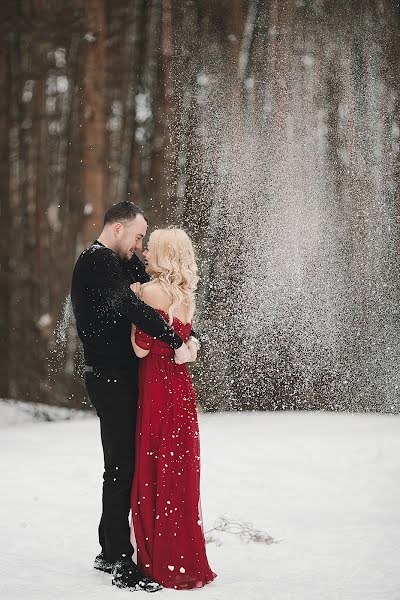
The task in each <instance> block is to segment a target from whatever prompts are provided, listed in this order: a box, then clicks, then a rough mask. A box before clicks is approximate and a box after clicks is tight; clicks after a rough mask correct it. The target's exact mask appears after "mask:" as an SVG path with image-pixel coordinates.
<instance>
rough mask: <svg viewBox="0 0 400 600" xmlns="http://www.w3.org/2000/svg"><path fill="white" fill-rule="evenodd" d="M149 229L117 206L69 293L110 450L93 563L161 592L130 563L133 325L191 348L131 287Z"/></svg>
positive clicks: (181, 356)
mask: <svg viewBox="0 0 400 600" xmlns="http://www.w3.org/2000/svg"><path fill="white" fill-rule="evenodd" d="M146 231H147V221H146V219H145V216H144V214H143V211H142V210H141V209H140V208H138V207H137V206H135V205H134V204H133V203H132V202H127V201H126V202H120V203H119V204H116V205H114V206H112V207H111V208H110V209H109V210H108V211H107V213H106V215H105V218H104V228H103V231H102V233H101V235H100V236H99V238H98V239H97V240H96V241H95V242H93V244H92V245H91V246H90V248H88V249H87V250H85V251H84V252H82V254H81V255H80V257H79V258H78V260H77V262H76V265H75V268H74V272H73V276H72V286H71V299H72V306H73V310H74V315H75V319H76V326H77V330H78V334H79V337H80V339H81V341H82V344H83V350H84V356H85V363H86V364H85V385H86V389H87V392H88V395H89V398H90V401H91V403H92V404H93V406H94V407H95V409H96V412H97V415H98V417H99V419H100V430H101V441H102V445H103V452H104V475H103V510H102V516H101V520H100V524H99V542H100V546H101V548H102V551H101V553H100V554H99V555H98V556H97V557H96V559H95V564H94V567H95V568H97V569H100V570H102V571H106V572H110V573H111V572H112V573H113V579H112V583H113V584H114V585H117V586H118V587H124V588H131V589H144V590H146V591H156V590H157V589H160V586H159V585H158V584H156V583H155V582H152V581H150V580H148V579H146V578H145V577H144V576H143V575H142V574H141V573H139V571H138V569H137V567H136V565H135V564H134V563H133V562H132V554H133V547H132V545H131V542H130V529H129V523H128V515H129V510H130V494H131V487H132V479H133V471H134V464H135V463H134V461H135V429H136V408H137V396H138V386H137V374H138V359H137V358H136V356H135V354H134V352H133V349H132V346H131V324H132V323H134V324H135V325H137V326H138V327H139V328H140V329H142V330H143V331H145V332H146V333H148V334H149V335H151V336H154V337H155V338H158V339H160V340H162V341H164V342H166V343H168V344H169V345H170V346H171V347H172V348H174V349H175V361H176V362H178V363H184V362H187V361H188V360H189V358H190V353H189V350H188V348H187V346H186V345H185V344H183V342H182V339H181V338H180V337H179V336H178V335H177V334H176V333H175V332H174V331H173V329H172V328H171V327H169V326H168V324H167V323H166V322H165V321H164V319H163V318H162V317H161V316H160V315H159V314H158V313H157V312H156V311H155V310H154V309H152V308H151V307H150V306H148V305H147V304H145V303H144V302H142V301H141V300H140V299H139V298H138V297H137V296H136V294H134V293H133V291H131V289H130V285H131V284H133V283H134V282H139V283H143V282H145V281H147V279H148V276H147V274H146V273H145V270H144V266H143V264H142V263H141V261H140V260H139V258H138V257H137V256H136V255H135V252H139V251H141V249H142V241H143V238H144V236H145V235H146Z"/></svg>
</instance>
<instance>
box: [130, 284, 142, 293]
mask: <svg viewBox="0 0 400 600" xmlns="http://www.w3.org/2000/svg"><path fill="white" fill-rule="evenodd" d="M129 287H130V288H131V290H132V292H133V293H134V294H136V296H139V297H140V290H141V287H142V286H141V284H140V283H139V282H138V281H136V282H135V283H131V285H130V286H129Z"/></svg>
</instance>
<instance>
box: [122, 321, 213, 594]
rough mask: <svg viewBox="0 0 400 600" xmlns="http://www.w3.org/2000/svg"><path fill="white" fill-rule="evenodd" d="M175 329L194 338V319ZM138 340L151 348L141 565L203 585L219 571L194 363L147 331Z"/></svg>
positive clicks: (138, 509)
mask: <svg viewBox="0 0 400 600" xmlns="http://www.w3.org/2000/svg"><path fill="white" fill-rule="evenodd" d="M159 312H160V313H161V315H162V316H163V317H164V318H165V319H167V318H168V316H167V314H166V313H165V312H163V311H161V310H160V311H159ZM173 328H174V329H175V331H176V332H177V333H178V334H179V335H180V336H181V337H182V339H183V340H184V341H187V340H188V338H189V336H190V332H191V323H188V324H184V323H182V322H181V321H180V320H179V319H176V318H175V319H174V322H173ZM135 340H136V344H137V345H138V346H140V348H144V349H146V350H150V352H149V354H148V355H147V356H146V357H145V358H143V359H141V361H140V368H139V403H138V417H137V432H136V465H135V476H134V480H133V486H132V499H131V506H132V525H133V528H134V535H135V538H136V545H137V551H138V566H139V568H140V569H141V570H142V571H143V572H144V574H145V575H146V576H147V577H150V578H152V579H154V580H155V581H158V582H159V583H161V584H162V585H163V586H164V587H168V588H175V589H190V588H197V587H202V586H203V585H205V584H206V583H209V582H210V581H212V580H213V579H214V578H215V577H216V575H215V573H213V572H212V571H211V569H210V567H209V564H208V561H207V556H206V548H205V540H204V532H203V525H202V518H201V509H200V442H199V428H198V422H197V412H196V395H195V390H194V387H193V383H192V380H191V377H190V375H189V373H188V370H187V367H186V365H177V364H176V363H175V362H174V351H173V350H172V349H171V348H170V346H168V345H167V344H165V343H164V342H161V341H160V340H155V339H154V338H152V337H150V336H148V335H147V334H146V333H144V332H143V331H140V330H136V335H135Z"/></svg>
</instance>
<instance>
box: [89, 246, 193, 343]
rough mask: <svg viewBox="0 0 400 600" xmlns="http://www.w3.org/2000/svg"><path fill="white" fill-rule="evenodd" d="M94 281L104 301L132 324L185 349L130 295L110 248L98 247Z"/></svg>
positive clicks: (153, 312) (157, 317)
mask: <svg viewBox="0 0 400 600" xmlns="http://www.w3.org/2000/svg"><path fill="white" fill-rule="evenodd" d="M91 279H92V281H91V283H92V285H93V286H94V287H95V288H97V289H98V291H99V294H101V296H102V298H103V301H104V302H105V303H107V304H108V305H109V306H111V307H112V309H114V310H117V311H118V312H120V313H121V314H122V315H124V317H126V318H127V319H128V320H129V321H130V322H131V323H134V324H135V325H137V326H138V327H139V328H140V329H142V330H143V331H144V332H145V333H147V334H148V335H151V336H152V337H154V338H157V339H159V340H162V341H163V342H165V343H167V344H168V345H169V346H171V347H172V348H174V349H176V348H179V347H180V346H181V345H182V343H183V342H182V339H181V338H180V337H179V336H178V335H177V334H176V333H175V332H174V330H173V329H172V328H171V327H170V326H169V325H168V323H166V322H165V320H164V319H163V318H162V317H161V315H160V314H159V313H158V312H157V311H156V310H154V308H152V307H151V306H149V305H148V304H146V303H145V302H143V301H142V300H140V298H138V297H137V296H136V294H134V293H133V292H132V291H131V289H130V288H129V283H128V281H127V279H126V277H125V276H124V273H123V271H122V268H121V265H120V263H119V261H118V258H117V256H116V255H115V254H114V252H113V251H112V250H110V249H109V248H105V247H97V248H96V249H95V250H94V251H93V256H92V272H91Z"/></svg>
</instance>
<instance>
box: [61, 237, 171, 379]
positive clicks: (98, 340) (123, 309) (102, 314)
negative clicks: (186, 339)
mask: <svg viewBox="0 0 400 600" xmlns="http://www.w3.org/2000/svg"><path fill="white" fill-rule="evenodd" d="M135 281H139V282H140V283H144V282H146V281H148V276H147V274H146V272H145V269H144V265H143V264H142V262H141V261H140V260H139V258H138V257H137V256H136V255H133V257H132V259H131V260H129V261H122V260H120V259H119V258H118V256H117V255H116V254H115V253H114V252H113V251H112V250H110V249H109V248H106V247H105V246H103V244H101V243H100V242H97V241H96V242H94V243H93V244H92V245H91V246H90V248H88V249H87V250H84V252H82V254H81V255H80V257H79V258H78V260H77V262H76V265H75V268H74V272H73V275H72V285H71V300H72V308H73V311H74V315H75V320H76V327H77V330H78V335H79V337H80V339H81V340H82V344H83V350H84V354H85V363H86V364H87V365H90V366H93V367H97V368H99V369H100V368H102V369H105V368H112V369H115V368H117V369H118V368H127V367H128V368H129V367H130V366H131V365H132V361H134V360H135V358H136V357H135V353H134V352H133V348H132V345H131V324H132V323H134V324H135V325H137V326H138V327H139V328H140V329H142V330H143V331H145V332H146V333H147V334H149V335H151V336H153V337H155V338H158V339H160V340H162V341H163V342H166V343H167V344H169V345H170V346H172V348H175V349H176V348H179V346H181V344H182V340H181V338H180V337H179V336H178V335H177V334H176V333H175V332H174V331H173V329H172V328H171V327H169V326H168V324H167V323H166V322H165V320H164V319H163V318H162V317H161V316H160V315H159V313H157V312H156V311H155V310H154V309H153V308H151V307H150V306H148V305H147V304H145V303H144V302H142V300H140V298H138V297H137V296H136V294H134V293H133V292H132V291H131V290H130V288H129V286H130V284H131V283H133V282H135Z"/></svg>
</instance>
